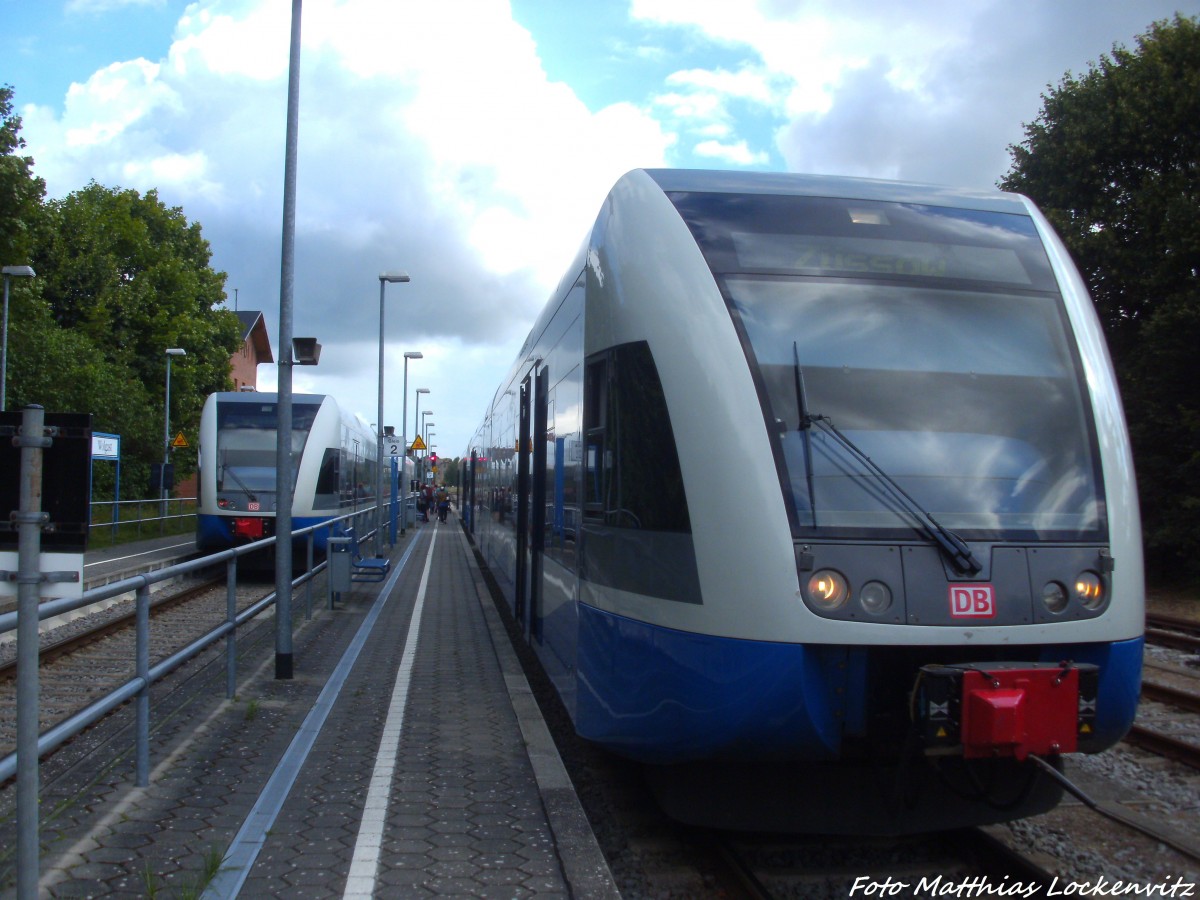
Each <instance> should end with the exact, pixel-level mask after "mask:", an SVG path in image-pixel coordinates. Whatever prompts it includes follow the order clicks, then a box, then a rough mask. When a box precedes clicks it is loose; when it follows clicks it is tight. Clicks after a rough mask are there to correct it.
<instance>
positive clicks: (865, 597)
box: [858, 581, 892, 616]
mask: <svg viewBox="0 0 1200 900" xmlns="http://www.w3.org/2000/svg"><path fill="white" fill-rule="evenodd" d="M858 600H859V602H860V603H861V604H862V607H863V609H865V610H866V611H867V612H868V613H870V614H871V615H873V616H878V615H881V614H883V613H885V612H887V611H888V609H889V608H890V607H891V605H892V590H891V588H889V587H888V586H887V585H886V584H884V583H883V582H882V581H868V582H867V583H866V584H864V585H863V586H862V590H861V591H859V593H858Z"/></svg>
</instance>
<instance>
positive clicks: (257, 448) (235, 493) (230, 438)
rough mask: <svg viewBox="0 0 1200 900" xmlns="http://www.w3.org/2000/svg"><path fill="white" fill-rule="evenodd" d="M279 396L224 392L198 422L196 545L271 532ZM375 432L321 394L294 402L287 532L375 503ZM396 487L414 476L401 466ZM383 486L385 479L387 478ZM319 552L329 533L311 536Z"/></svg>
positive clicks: (210, 546) (223, 544) (223, 545)
mask: <svg viewBox="0 0 1200 900" xmlns="http://www.w3.org/2000/svg"><path fill="white" fill-rule="evenodd" d="M278 404H279V398H278V395H277V394H273V393H258V392H253V391H247V392H236V393H235V392H221V393H216V394H211V395H209V397H208V398H207V400H205V403H204V409H203V412H202V413H201V416H200V449H199V461H198V472H199V489H198V503H197V515H196V547H197V549H198V550H200V551H201V552H203V553H211V552H216V551H218V550H225V549H227V548H229V547H234V546H238V545H241V544H247V543H250V542H252V541H257V540H261V539H262V538H264V537H270V536H272V535H273V534H274V533H275V511H276V478H275V453H276V435H277V432H278V428H277V421H278ZM377 440H378V438H377V435H376V433H375V431H374V430H373V429H372V428H371V427H370V426H369V425H368V424H367V423H366V422H365V421H364V420H363V419H362V417H361V416H357V415H353V414H351V413H350V412H348V411H347V410H346V409H345V408H343V407H342V406H340V405H339V404H338V402H337V401H336V400H335V399H334V398H333V397H330V396H328V395H324V394H294V395H293V396H292V453H293V458H294V464H295V468H294V477H295V487H294V494H293V499H292V527H293V528H297V529H298V528H306V527H308V526H310V525H316V524H318V523H320V522H324V521H326V520H328V519H331V518H333V517H335V516H340V515H343V514H345V513H349V512H354V511H356V510H358V509H362V508H364V507H371V506H374V505H375V500H374V494H375V480H376V471H375V461H376V459H378V444H377ZM404 462H405V464H406V467H405V472H404V473H403V475H402V476H401V477H400V480H399V483H400V484H402V485H407V484H409V483H410V480H411V478H412V477H413V463H412V460H410V459H405V460H404ZM385 483H386V479H385ZM314 537H315V545H316V547H317V549H319V550H324V547H325V538H326V537H328V535H327V534H326V533H325V532H324V531H323V530H322V531H318V532H316V534H315V535H314Z"/></svg>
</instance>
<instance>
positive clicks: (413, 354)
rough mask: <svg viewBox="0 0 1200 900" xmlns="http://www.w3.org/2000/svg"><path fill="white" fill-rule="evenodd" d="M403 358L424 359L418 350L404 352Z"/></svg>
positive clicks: (423, 355)
mask: <svg viewBox="0 0 1200 900" xmlns="http://www.w3.org/2000/svg"><path fill="white" fill-rule="evenodd" d="M404 358H405V359H424V358H425V354H423V353H422V352H421V351H420V350H405V351H404Z"/></svg>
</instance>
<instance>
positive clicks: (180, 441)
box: [171, 431, 188, 448]
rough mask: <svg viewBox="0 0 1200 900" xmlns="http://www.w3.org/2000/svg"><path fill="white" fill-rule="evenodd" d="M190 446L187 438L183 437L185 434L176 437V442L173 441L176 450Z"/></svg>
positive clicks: (181, 433) (172, 444)
mask: <svg viewBox="0 0 1200 900" xmlns="http://www.w3.org/2000/svg"><path fill="white" fill-rule="evenodd" d="M187 445H188V442H187V438H185V437H184V436H183V432H182V431H181V432H179V434H177V435H175V440H173V441H171V446H172V447H175V448H179V447H186V446H187Z"/></svg>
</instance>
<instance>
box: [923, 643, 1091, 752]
mask: <svg viewBox="0 0 1200 900" xmlns="http://www.w3.org/2000/svg"><path fill="white" fill-rule="evenodd" d="M1099 678H1100V670H1099V668H1098V667H1097V666H1095V665H1092V664H1091V663H1072V662H1063V663H1012V662H994V663H978V664H971V663H963V664H955V665H929V666H922V667H921V670H920V673H919V674H918V676H917V683H916V685H915V687H914V692H913V713H914V715H915V717H916V719H917V722H918V725H919V727H920V731H921V734H922V737H923V739H924V744H925V752H926V753H927V754H929V755H946V754H954V755H961V756H963V757H964V758H966V759H979V758H991V757H1015V758H1016V759H1018V760H1025V759H1026V758H1027V757H1028V756H1029V755H1030V754H1037V755H1042V756H1045V755H1056V754H1061V753H1074V752H1075V751H1076V750H1078V749H1079V743H1080V741H1081V740H1082V741H1086V740H1087V738H1088V737H1089V736H1090V735H1091V733H1092V732H1093V731H1094V729H1095V718H1096V693H1097V688H1098V685H1099Z"/></svg>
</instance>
